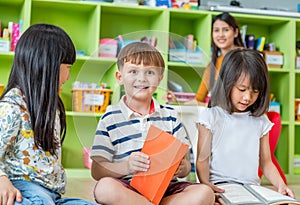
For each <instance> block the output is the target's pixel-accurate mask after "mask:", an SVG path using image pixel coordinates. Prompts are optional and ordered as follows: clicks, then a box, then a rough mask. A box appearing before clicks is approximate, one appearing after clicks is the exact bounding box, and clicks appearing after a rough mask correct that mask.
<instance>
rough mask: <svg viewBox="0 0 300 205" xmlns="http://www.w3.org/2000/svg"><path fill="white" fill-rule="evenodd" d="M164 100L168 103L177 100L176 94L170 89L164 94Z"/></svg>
mask: <svg viewBox="0 0 300 205" xmlns="http://www.w3.org/2000/svg"><path fill="white" fill-rule="evenodd" d="M163 100H164V101H165V102H166V103H168V104H170V103H175V102H177V99H176V96H175V95H174V93H173V92H172V91H170V90H168V91H167V93H166V94H165V95H164V96H163Z"/></svg>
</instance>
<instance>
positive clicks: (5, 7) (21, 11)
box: [0, 0, 27, 29]
mask: <svg viewBox="0 0 300 205" xmlns="http://www.w3.org/2000/svg"><path fill="white" fill-rule="evenodd" d="M0 5H1V6H0V21H1V23H2V29H3V28H4V27H7V26H8V22H9V21H12V22H15V23H18V22H19V21H20V20H23V22H24V20H26V17H25V15H27V14H25V8H26V0H13V1H7V0H1V1H0Z"/></svg>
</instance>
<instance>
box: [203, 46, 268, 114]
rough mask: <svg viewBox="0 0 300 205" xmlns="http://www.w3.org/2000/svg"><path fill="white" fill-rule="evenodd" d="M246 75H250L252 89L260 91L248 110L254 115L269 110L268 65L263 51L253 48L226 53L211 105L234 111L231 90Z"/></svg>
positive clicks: (230, 111)
mask: <svg viewBox="0 0 300 205" xmlns="http://www.w3.org/2000/svg"><path fill="white" fill-rule="evenodd" d="M244 75H245V76H249V79H250V84H251V87H252V89H253V90H258V91H259V95H258V98H257V100H256V101H255V103H254V104H253V105H251V106H250V107H248V108H247V110H246V111H250V112H251V115H253V116H261V115H263V114H264V113H265V112H267V111H268V108H269V99H270V88H269V75H268V67H267V65H266V63H265V61H264V59H263V57H262V55H261V53H260V52H258V51H256V50H252V49H239V48H237V49H233V50H231V51H229V52H228V53H227V54H226V55H225V57H224V60H223V63H222V67H221V70H220V74H219V78H218V80H217V83H216V85H215V87H214V89H213V91H212V95H211V98H210V102H209V107H214V106H219V107H222V108H223V109H225V110H227V111H228V112H229V113H232V112H233V110H234V107H233V104H232V101H231V90H232V88H233V86H234V85H235V83H236V82H237V81H238V79H239V78H240V77H241V76H244Z"/></svg>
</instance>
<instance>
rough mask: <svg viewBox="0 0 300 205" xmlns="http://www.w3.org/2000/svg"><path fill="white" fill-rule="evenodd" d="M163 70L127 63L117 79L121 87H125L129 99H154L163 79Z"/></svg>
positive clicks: (117, 74)
mask: <svg viewBox="0 0 300 205" xmlns="http://www.w3.org/2000/svg"><path fill="white" fill-rule="evenodd" d="M161 69H162V68H158V67H155V66H144V65H143V64H140V65H135V64H132V63H130V62H126V63H125V64H124V66H123V68H122V70H121V71H118V72H117V73H116V78H117V80H118V82H119V84H120V85H124V89H125V92H126V96H127V97H130V98H136V99H148V98H151V97H152V95H153V93H154V92H155V90H156V88H157V87H158V85H159V83H160V81H161V79H162V78H163V75H162V73H161Z"/></svg>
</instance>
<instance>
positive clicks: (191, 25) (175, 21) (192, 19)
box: [170, 10, 211, 62]
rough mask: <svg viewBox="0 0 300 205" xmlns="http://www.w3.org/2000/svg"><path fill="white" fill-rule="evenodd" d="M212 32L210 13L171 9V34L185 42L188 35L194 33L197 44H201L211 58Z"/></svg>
mask: <svg viewBox="0 0 300 205" xmlns="http://www.w3.org/2000/svg"><path fill="white" fill-rule="evenodd" d="M210 32H211V16H210V15H209V14H208V13H206V12H203V13H199V12H196V11H191V12H188V13H187V12H183V11H182V10H171V11H170V36H171V37H172V38H174V39H175V40H179V41H181V42H183V38H184V37H185V36H186V35H188V34H193V35H194V39H195V40H196V41H197V45H199V46H200V48H201V49H202V50H203V52H204V53H205V55H206V57H207V58H210V45H211V37H210ZM206 62H208V61H206Z"/></svg>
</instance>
